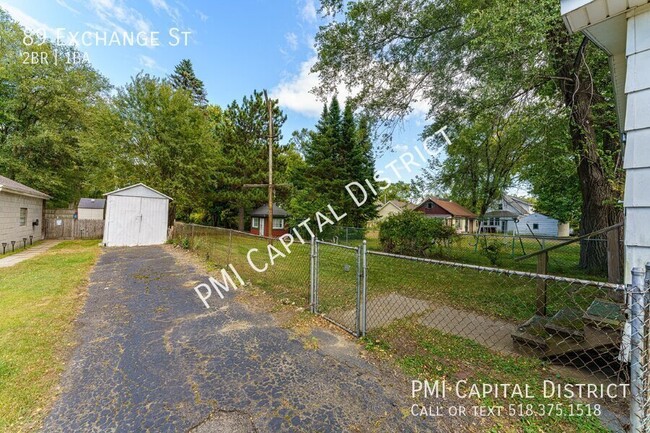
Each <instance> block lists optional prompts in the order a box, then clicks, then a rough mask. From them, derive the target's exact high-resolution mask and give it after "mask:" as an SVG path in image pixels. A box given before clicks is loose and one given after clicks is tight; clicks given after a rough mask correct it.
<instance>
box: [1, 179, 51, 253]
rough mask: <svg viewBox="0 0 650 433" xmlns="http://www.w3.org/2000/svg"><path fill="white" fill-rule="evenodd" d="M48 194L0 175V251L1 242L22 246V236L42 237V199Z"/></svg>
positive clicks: (8, 246)
mask: <svg viewBox="0 0 650 433" xmlns="http://www.w3.org/2000/svg"><path fill="white" fill-rule="evenodd" d="M50 198H51V197H50V196H49V195H47V194H44V193H42V192H40V191H37V190H35V189H33V188H30V187H28V186H27V185H23V184H22V183H19V182H16V181H14V180H11V179H9V178H7V177H4V176H0V254H2V243H6V244H7V245H6V248H7V251H11V242H12V241H15V246H16V248H18V246H20V247H22V246H23V239H27V242H29V237H30V236H32V240H33V241H37V240H40V239H43V237H44V233H43V227H44V224H43V219H44V209H45V202H46V200H49V199H50Z"/></svg>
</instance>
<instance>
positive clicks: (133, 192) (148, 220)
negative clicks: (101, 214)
mask: <svg viewBox="0 0 650 433" xmlns="http://www.w3.org/2000/svg"><path fill="white" fill-rule="evenodd" d="M104 195H105V196H106V220H105V222H104V240H103V244H104V246H107V247H121V246H129V247H131V246H136V245H157V244H164V243H165V242H166V241H167V218H168V209H169V201H170V200H172V199H171V198H170V197H168V196H166V195H165V194H163V193H160V192H158V191H156V190H155V189H153V188H150V187H148V186H147V185H145V184H143V183H138V184H136V185H131V186H127V187H126V188H122V189H118V190H116V191H112V192H109V193H106V194H104Z"/></svg>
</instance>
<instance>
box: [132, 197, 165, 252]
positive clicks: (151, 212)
mask: <svg viewBox="0 0 650 433" xmlns="http://www.w3.org/2000/svg"><path fill="white" fill-rule="evenodd" d="M141 200H142V201H141V203H140V213H141V215H142V222H141V224H140V233H139V235H138V245H155V244H164V243H165V241H166V240H167V200H161V199H157V198H147V197H142V198H141Z"/></svg>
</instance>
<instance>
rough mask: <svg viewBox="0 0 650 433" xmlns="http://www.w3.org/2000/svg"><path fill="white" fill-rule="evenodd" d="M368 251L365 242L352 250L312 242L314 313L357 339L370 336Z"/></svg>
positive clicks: (311, 301) (341, 246)
mask: <svg viewBox="0 0 650 433" xmlns="http://www.w3.org/2000/svg"><path fill="white" fill-rule="evenodd" d="M365 250H366V249H365V242H364V244H363V245H362V246H360V247H350V246H346V245H338V244H333V243H330V242H325V241H320V240H318V239H316V238H312V241H311V286H310V305H311V312H312V313H314V314H320V315H321V316H322V317H323V318H325V319H326V320H328V321H329V322H331V323H333V324H335V325H336V326H338V327H340V328H342V329H343V330H345V331H347V332H349V333H350V334H352V335H354V336H356V337H360V336H364V335H365V332H366V331H365V298H366V290H365V288H366V272H365V269H366V254H365Z"/></svg>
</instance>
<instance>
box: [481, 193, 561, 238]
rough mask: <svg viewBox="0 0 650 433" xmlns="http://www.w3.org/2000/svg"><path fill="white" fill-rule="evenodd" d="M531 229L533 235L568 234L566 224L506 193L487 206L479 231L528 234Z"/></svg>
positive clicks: (554, 235)
mask: <svg viewBox="0 0 650 433" xmlns="http://www.w3.org/2000/svg"><path fill="white" fill-rule="evenodd" d="M529 227H530V229H529ZM560 229H561V230H560ZM531 230H532V233H533V234H535V236H553V237H557V236H568V235H569V233H568V224H562V223H560V222H559V221H558V220H557V219H555V218H551V217H549V216H546V215H544V214H541V213H538V212H535V211H534V209H533V205H532V203H529V202H527V201H526V200H523V199H520V198H518V197H514V196H511V195H507V194H503V195H502V197H501V199H500V200H499V201H498V202H496V203H495V204H493V205H492V206H490V207H489V208H488V211H487V212H486V213H485V215H483V219H482V221H481V231H482V232H487V233H514V234H521V235H530V234H531Z"/></svg>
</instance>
